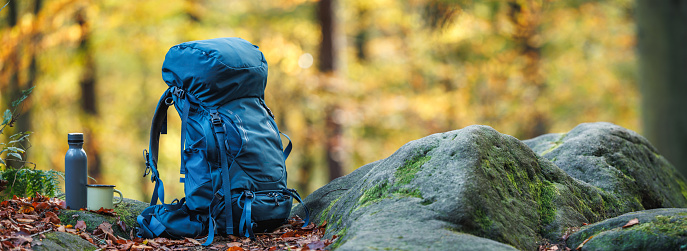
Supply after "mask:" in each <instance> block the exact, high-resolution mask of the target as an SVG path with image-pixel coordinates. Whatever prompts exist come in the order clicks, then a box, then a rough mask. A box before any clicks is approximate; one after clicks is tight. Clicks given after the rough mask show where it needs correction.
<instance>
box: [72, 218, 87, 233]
mask: <svg viewBox="0 0 687 251" xmlns="http://www.w3.org/2000/svg"><path fill="white" fill-rule="evenodd" d="M74 228H75V229H77V230H81V231H86V222H85V221H82V220H80V221H77V222H76V226H74Z"/></svg>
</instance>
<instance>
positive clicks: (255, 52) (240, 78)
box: [162, 38, 267, 107]
mask: <svg viewBox="0 0 687 251" xmlns="http://www.w3.org/2000/svg"><path fill="white" fill-rule="evenodd" d="M162 79H163V80H164V81H165V83H167V85H168V86H170V87H172V86H176V87H178V88H181V89H183V90H186V91H187V92H188V93H190V94H191V95H193V96H195V97H196V98H197V99H198V100H200V101H201V102H202V103H203V104H204V105H206V106H214V107H218V106H221V105H222V104H225V103H227V102H229V101H231V100H235V99H238V98H243V97H261V98H262V97H264V95H265V86H266V85H267V61H266V60H265V56H264V55H263V54H262V52H260V50H259V49H258V47H257V46H255V45H253V44H251V43H250V42H248V41H246V40H243V39H241V38H215V39H208V40H198V41H190V42H185V43H181V44H178V45H175V46H173V47H172V48H170V49H169V51H168V52H167V55H166V56H165V61H164V63H162Z"/></svg>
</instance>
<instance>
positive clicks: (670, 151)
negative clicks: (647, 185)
mask: <svg viewBox="0 0 687 251" xmlns="http://www.w3.org/2000/svg"><path fill="white" fill-rule="evenodd" d="M636 11H637V28H638V33H637V34H638V41H639V46H638V53H639V83H640V86H641V91H642V96H643V98H642V122H643V126H644V135H645V136H646V137H647V139H649V141H651V143H652V144H653V145H654V146H656V148H658V150H659V152H660V153H661V154H662V155H664V156H665V157H666V158H667V159H668V160H669V161H670V162H671V163H672V164H673V165H674V166H675V167H676V168H677V169H678V170H680V172H681V173H682V175H683V176H685V177H687V112H685V108H686V107H687V46H685V41H687V1H680V0H672V1H650V0H637V7H636Z"/></svg>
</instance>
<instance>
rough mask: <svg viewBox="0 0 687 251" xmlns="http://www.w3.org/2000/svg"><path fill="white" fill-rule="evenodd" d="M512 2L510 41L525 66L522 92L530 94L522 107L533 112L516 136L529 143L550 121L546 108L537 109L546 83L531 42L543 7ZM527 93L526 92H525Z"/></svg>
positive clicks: (538, 52)
mask: <svg viewBox="0 0 687 251" xmlns="http://www.w3.org/2000/svg"><path fill="white" fill-rule="evenodd" d="M524 3H525V4H521V1H511V2H509V3H508V6H509V17H510V19H511V22H512V23H513V25H514V26H515V33H514V34H513V40H515V43H516V44H517V46H518V47H519V49H520V55H521V56H522V57H524V58H525V66H524V67H523V69H522V75H523V78H524V80H525V86H523V88H524V89H525V90H529V92H530V93H531V94H526V95H523V97H522V102H523V103H524V107H528V108H529V109H531V110H532V113H531V114H530V115H529V116H528V117H527V118H526V119H525V122H524V124H522V125H521V126H520V129H519V131H520V132H519V133H518V134H519V135H518V136H520V137H522V138H525V139H529V138H534V137H536V136H539V135H542V134H544V133H547V131H548V130H549V119H548V116H547V114H546V113H545V112H544V110H545V109H546V108H545V107H539V104H537V100H539V99H540V98H541V97H542V96H543V92H544V91H545V89H546V81H545V79H544V77H543V76H542V74H541V68H540V64H541V48H540V47H539V45H538V44H537V43H536V42H535V41H534V38H535V36H536V35H537V33H538V29H539V25H540V23H541V20H540V19H541V12H542V4H543V3H541V2H540V1H537V0H534V1H532V0H530V1H525V2H524ZM525 93H527V92H525Z"/></svg>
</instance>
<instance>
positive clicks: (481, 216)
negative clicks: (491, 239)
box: [475, 209, 493, 232]
mask: <svg viewBox="0 0 687 251" xmlns="http://www.w3.org/2000/svg"><path fill="white" fill-rule="evenodd" d="M475 223H477V225H479V227H480V228H481V229H482V231H485V232H486V231H488V230H489V228H491V224H492V223H493V222H492V221H491V219H489V217H488V216H487V214H486V213H484V211H482V210H480V209H477V211H475Z"/></svg>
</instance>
